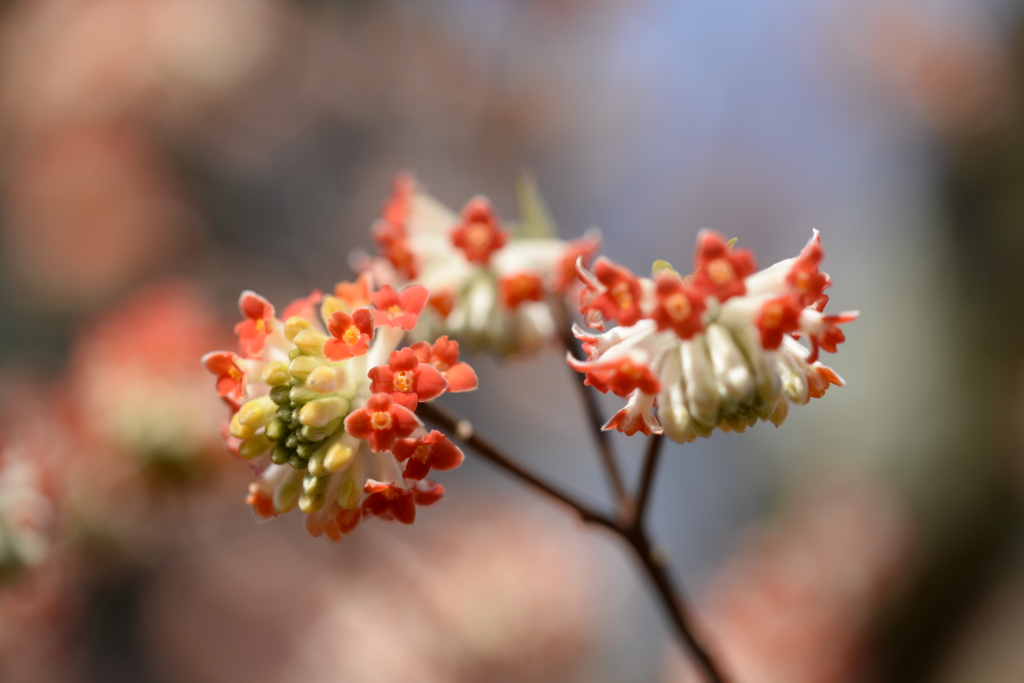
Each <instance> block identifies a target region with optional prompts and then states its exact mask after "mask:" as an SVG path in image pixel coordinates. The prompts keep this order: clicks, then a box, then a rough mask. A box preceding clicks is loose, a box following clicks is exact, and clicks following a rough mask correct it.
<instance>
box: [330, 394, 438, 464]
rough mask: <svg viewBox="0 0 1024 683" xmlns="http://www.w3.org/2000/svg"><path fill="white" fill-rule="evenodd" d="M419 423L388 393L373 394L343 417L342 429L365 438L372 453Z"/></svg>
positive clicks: (386, 447) (385, 449) (387, 447)
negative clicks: (360, 405)
mask: <svg viewBox="0 0 1024 683" xmlns="http://www.w3.org/2000/svg"><path fill="white" fill-rule="evenodd" d="M422 426H423V423H422V422H420V420H419V418H417V417H416V415H415V414H414V413H413V412H412V411H411V410H409V409H408V408H406V407H405V406H403V405H401V404H398V403H395V402H393V401H392V400H391V396H389V395H388V394H374V395H373V396H371V397H370V398H369V399H368V400H367V401H366V405H365V406H363V407H362V408H359V409H357V410H353V411H352V412H351V413H349V415H348V417H346V418H345V431H347V432H348V433H349V434H351V435H352V436H354V437H355V438H357V439H366V440H367V441H368V442H369V444H370V450H371V451H373V452H374V453H380V452H381V451H389V450H391V447H392V445H394V443H395V439H399V438H405V437H407V436H411V435H412V433H413V432H414V431H416V429H417V428H418V427H422Z"/></svg>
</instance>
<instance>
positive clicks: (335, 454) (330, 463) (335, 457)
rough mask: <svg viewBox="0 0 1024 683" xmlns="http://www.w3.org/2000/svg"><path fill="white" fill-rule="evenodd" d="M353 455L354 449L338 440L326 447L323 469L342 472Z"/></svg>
mask: <svg viewBox="0 0 1024 683" xmlns="http://www.w3.org/2000/svg"><path fill="white" fill-rule="evenodd" d="M354 455H355V451H353V450H352V448H351V447H350V446H346V445H345V444H343V443H341V442H340V441H339V442H337V443H335V444H334V445H332V446H331V447H330V448H328V449H327V454H326V455H325V456H324V469H326V470H327V471H328V472H342V471H344V469H345V468H346V467H348V466H349V463H351V462H352V457H353V456H354ZM339 502H340V499H339Z"/></svg>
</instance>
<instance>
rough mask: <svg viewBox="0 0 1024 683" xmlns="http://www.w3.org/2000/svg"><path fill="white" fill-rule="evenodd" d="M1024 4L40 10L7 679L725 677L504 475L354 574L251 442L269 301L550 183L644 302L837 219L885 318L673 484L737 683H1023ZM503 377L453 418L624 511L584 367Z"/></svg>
mask: <svg viewBox="0 0 1024 683" xmlns="http://www.w3.org/2000/svg"><path fill="white" fill-rule="evenodd" d="M1021 5H1022V3H1020V2H1016V1H1014V0H914V1H913V2H910V1H908V0H902V1H901V0H828V1H826V2H822V1H820V0H760V1H748V2H730V3H726V2H720V1H716V0H687V1H685V2H673V1H669V0H605V1H600V0H529V1H526V0H437V1H435V2H430V3H425V2H415V1H413V0H394V1H391V0H376V1H364V2H355V1H343V0H334V1H332V0H305V1H300V0H162V1H161V2H139V1H138V0H4V1H0V263H2V265H0V282H2V284H0V319H2V320H3V321H4V323H3V326H2V334H0V405H2V410H3V413H2V414H3V416H4V418H5V419H4V420H3V421H2V423H0V449H3V451H2V452H3V457H2V458H0V520H2V522H0V540H2V541H3V543H2V544H0V679H2V680H3V681H5V682H6V681H11V682H13V683H22V682H28V681H73V682H79V681H82V682H92V681H103V682H111V681H114V682H116V681H132V682H141V683H148V682H153V683H177V682H179V681H200V682H210V683H213V682H219V681H225V682H226V681H238V680H246V681H249V683H257V682H259V683H262V682H267V683H271V682H277V681H299V680H302V681H325V682H327V681H360V682H363V681H371V682H372V681H382V682H383V681H395V680H416V681H526V680H536V681H591V682H593V681H622V680H629V681H659V682H661V681H664V682H666V683H668V682H674V681H680V682H681V681H692V680H696V679H695V678H694V675H693V672H692V671H690V670H689V669H688V667H687V665H686V663H685V658H684V657H682V656H681V655H680V654H679V652H678V651H677V648H676V645H675V642H674V640H673V639H672V634H671V633H670V632H669V630H668V628H667V625H666V623H665V621H664V620H663V618H662V615H661V613H660V612H659V610H658V606H657V605H656V604H655V603H654V601H653V600H652V598H651V596H650V594H649V592H648V590H647V586H646V585H645V584H644V583H643V581H642V580H641V577H640V576H639V575H638V574H637V573H636V572H635V569H636V568H635V567H634V566H633V565H632V564H631V563H630V561H629V559H628V558H627V557H626V556H625V554H624V552H623V548H621V547H619V546H618V545H617V543H616V542H615V540H614V539H611V538H609V537H607V536H606V535H605V534H603V533H602V532H600V531H597V530H593V529H587V528H585V527H584V526H582V525H581V524H580V523H578V522H576V521H574V520H572V519H571V518H570V516H569V515H568V514H567V513H566V512H565V511H564V510H562V509H561V508H558V507H555V506H553V505H551V504H549V503H548V502H547V501H545V500H541V499H540V498H538V497H537V496H536V495H535V494H534V493H533V492H531V491H526V490H523V489H522V488H520V487H519V486H518V485H517V484H515V483H513V482H509V481H506V480H505V479H504V478H503V477H502V476H500V475H499V474H498V473H496V472H495V471H494V470H492V469H490V468H489V466H488V465H487V464H486V463H483V462H479V461H477V460H475V459H474V458H473V457H472V455H470V457H469V458H468V460H467V462H466V464H465V465H464V466H463V467H462V468H460V469H459V470H458V471H457V472H453V473H449V475H448V476H446V477H444V481H443V483H444V484H445V485H446V487H447V488H448V491H449V496H448V498H447V499H446V500H445V501H444V502H443V504H442V505H440V506H439V507H438V508H436V509H430V510H428V511H425V513H424V514H422V515H421V516H420V519H418V520H417V523H416V525H415V527H414V528H411V529H408V528H401V529H399V528H395V527H394V526H389V525H385V524H375V525H366V528H361V529H360V530H359V531H358V532H357V533H356V534H355V535H354V536H353V537H351V538H348V539H346V540H345V541H344V542H343V543H342V544H340V545H339V546H334V545H332V544H330V543H327V542H325V541H324V540H323V539H310V538H307V537H306V536H305V534H304V533H303V532H302V530H301V526H300V524H298V523H297V521H296V520H294V519H288V518H282V519H279V520H275V521H273V522H271V523H267V524H262V525H256V524H254V523H253V522H252V519H251V515H250V513H249V511H248V510H247V508H246V506H245V505H244V503H243V497H244V493H245V487H246V484H247V478H248V477H247V473H246V471H245V468H244V467H243V466H242V465H241V464H240V463H238V462H236V461H233V460H232V459H231V458H230V457H229V456H228V455H227V454H226V453H225V452H224V451H223V450H222V447H221V446H220V443H219V441H220V439H219V434H218V424H219V423H220V422H221V420H222V419H223V411H222V409H221V408H220V407H219V405H218V403H217V401H216V400H215V397H214V396H213V391H212V385H213V380H212V377H210V376H209V375H207V374H206V373H205V372H204V371H203V370H202V369H201V368H200V366H199V363H198V358H199V356H200V355H201V354H202V353H204V352H205V351H207V350H212V349H215V348H221V347H225V346H227V345H228V344H230V330H231V326H232V325H233V324H234V322H235V320H236V316H237V313H236V312H235V309H234V306H235V301H236V298H237V296H238V292H239V291H240V290H242V289H246V288H249V289H255V290H258V291H259V292H260V293H262V294H264V295H266V296H268V297H269V298H270V299H271V300H272V301H275V302H277V303H279V304H283V303H284V302H286V301H288V300H289V299H291V298H293V297H296V296H301V295H305V294H306V293H308V292H309V290H310V289H311V288H313V287H321V288H327V287H330V286H331V285H333V283H334V282H336V281H338V280H339V279H343V278H347V277H350V276H351V275H352V273H351V270H350V268H349V265H348V264H349V253H350V252H351V251H352V250H353V249H357V248H363V249H366V248H369V247H370V237H369V233H368V227H369V225H370V223H371V221H372V220H373V218H374V217H376V215H377V214H378V212H379V210H380V206H381V204H382V202H383V201H384V199H385V198H386V196H387V194H388V193H389V191H390V179H391V177H392V176H393V174H394V173H396V172H397V171H399V170H402V169H412V170H415V171H416V173H417V175H418V177H419V178H420V180H421V181H422V182H423V183H424V184H425V185H426V186H427V187H428V188H429V189H430V190H431V192H432V193H433V194H435V195H436V196H437V197H438V198H439V199H441V200H442V201H444V202H445V203H447V204H449V205H451V206H454V207H459V206H461V205H462V203H463V202H465V200H466V199H468V198H469V197H470V196H472V195H473V194H476V193H484V194H487V195H488V196H489V197H491V198H492V200H493V201H494V202H495V204H496V206H497V207H498V210H499V212H500V213H501V214H502V215H504V216H508V217H514V208H515V204H514V197H515V194H514V181H515V178H516V176H517V175H518V174H519V172H520V171H522V170H523V169H529V170H531V171H532V172H533V173H535V174H536V176H537V178H538V180H539V182H540V186H541V189H542V191H543V193H544V194H545V196H546V198H547V200H548V203H549V205H550V207H551V209H552V211H553V213H554V216H555V218H556V219H557V221H558V223H559V225H560V228H561V230H562V232H563V234H564V235H565V236H575V235H578V234H581V233H582V232H583V231H584V230H585V229H586V228H588V227H590V226H592V225H596V226H599V227H600V228H601V229H602V231H603V234H604V253H606V254H608V255H609V256H611V257H612V258H613V259H615V260H616V261H618V262H620V263H622V264H624V265H626V266H628V267H630V268H631V269H632V270H634V271H635V272H644V271H646V270H647V268H649V267H650V263H651V262H652V261H653V260H654V259H655V258H667V259H668V260H670V261H673V262H674V263H676V264H677V265H678V264H682V266H681V267H683V268H685V267H686V265H687V264H688V261H689V259H690V254H691V251H692V245H693V239H694V235H695V234H696V231H697V230H698V229H699V228H701V227H704V226H708V227H713V228H716V229H717V230H719V231H721V232H723V233H725V234H727V235H729V236H735V237H738V238H739V240H740V244H741V245H744V246H747V247H750V248H753V249H754V250H755V251H756V253H757V254H758V258H759V260H760V262H761V264H762V265H767V264H770V263H772V262H775V261H777V260H780V259H782V258H786V257H789V256H791V255H793V254H795V253H796V252H797V251H798V250H799V248H800V247H801V246H802V245H803V244H804V243H805V241H806V240H807V239H808V237H809V236H810V234H811V230H812V228H818V229H820V230H821V231H822V238H823V244H824V246H825V250H826V261H825V269H826V270H827V271H828V272H829V273H830V274H831V275H832V277H833V280H834V282H835V286H834V287H833V288H832V290H830V294H831V295H832V304H831V305H832V306H833V307H835V308H836V310H842V309H860V310H861V311H862V316H861V318H860V319H859V320H858V321H857V322H856V323H853V324H851V325H848V326H847V336H848V339H849V340H848V342H847V343H846V344H844V345H843V346H841V347H840V353H839V354H838V355H836V356H835V357H834V358H826V359H825V360H826V362H829V364H830V365H832V366H833V367H834V368H836V370H837V371H838V372H839V373H841V374H842V375H843V376H844V377H845V378H846V380H847V382H848V386H847V387H846V388H843V389H841V390H840V389H836V390H833V391H831V392H830V393H829V395H828V396H827V397H826V399H824V400H820V401H814V402H812V404H810V405H808V406H806V407H803V408H800V409H796V410H793V411H791V413H790V417H789V420H788V421H787V423H786V424H785V425H784V426H783V427H782V428H780V429H773V428H771V427H770V426H768V425H767V424H762V425H760V426H758V427H757V428H755V429H753V430H752V431H750V432H748V433H746V434H743V435H736V434H720V433H719V434H716V435H715V436H714V437H713V438H711V439H709V440H701V441H699V442H697V443H695V444H692V445H687V446H685V447H681V446H678V445H675V444H671V445H670V447H669V448H668V452H667V453H666V454H665V455H666V457H665V458H664V460H663V462H662V466H661V470H660V476H659V479H658V481H657V483H656V487H655V490H654V499H653V510H652V514H651V516H650V518H651V521H652V523H653V527H654V533H655V535H656V537H657V538H658V540H659V542H660V543H661V544H662V550H663V552H664V553H665V554H666V556H667V557H669V558H670V559H671V561H672V567H673V573H674V575H675V577H676V578H677V579H678V580H679V581H680V582H681V583H682V584H683V585H684V586H685V587H686V594H687V596H688V598H689V599H691V600H692V601H693V603H694V605H695V610H696V614H697V615H698V618H699V619H700V621H701V623H702V624H703V627H702V630H703V632H704V635H705V637H706V638H707V640H708V642H709V644H710V646H711V648H712V649H713V650H714V651H715V652H718V653H719V654H720V656H721V657H722V659H723V660H724V661H725V662H726V666H727V669H728V670H729V671H730V672H731V674H732V678H733V679H734V680H735V681H737V682H738V683H769V682H775V681H778V682H780V683H840V682H845V681H879V682H890V681H891V682H896V681H901V682H902V681H907V680H914V681H938V682H941V683H960V682H963V683H967V682H970V683H989V682H991V683H1002V682H1006V683H1010V682H1015V681H1020V680H1024V651H1022V650H1021V648H1020V647H1019V644H1020V636H1021V634H1022V633H1024V579H1022V576H1024V574H1022V572H1021V568H1022V566H1024V526H1022V523H1021V522H1022V518H1021V502H1022V500H1024V318H1022V315H1021V311H1024V277H1022V276H1021V273H1022V271H1024V14H1022V12H1021V9H1022V7H1021ZM470 360H471V362H472V363H473V364H474V366H475V367H477V368H478V370H479V372H480V375H481V380H482V382H481V389H480V390H479V391H478V392H477V394H476V395H474V396H472V397H470V398H465V397H453V398H455V399H460V398H461V399H462V400H452V401H451V402H450V403H449V405H450V406H451V407H452V408H454V409H457V410H459V411H460V412H462V413H463V414H465V415H466V416H467V417H468V418H470V419H472V420H473V422H474V424H475V425H478V429H479V430H480V431H482V432H486V433H487V434H488V435H489V436H490V437H491V438H492V439H493V440H494V441H496V442H498V443H500V444H502V445H504V446H506V447H507V448H508V450H510V451H513V452H515V453H516V454H517V455H518V456H519V457H520V458H521V460H522V461H523V462H524V463H526V464H528V465H529V466H531V467H532V468H534V469H536V470H539V471H543V472H545V473H546V474H548V475H549V476H550V477H552V478H553V479H555V480H557V481H558V482H560V483H562V484H563V485H564V486H566V487H567V488H570V489H572V490H573V491H574V492H576V493H578V494H579V495H581V496H583V497H585V498H587V499H588V500H591V501H592V502H594V504H596V505H600V504H602V503H606V502H607V494H606V491H605V488H604V480H603V477H602V474H601V472H600V470H599V467H598V464H597V459H596V457H595V456H594V454H593V452H592V450H591V441H590V439H589V436H588V435H587V433H586V427H585V423H584V419H583V414H582V411H581V410H580V409H579V408H578V407H577V405H576V403H575V399H576V396H575V394H574V391H573V388H572V386H571V385H570V381H571V378H570V376H569V373H568V372H567V371H566V370H564V365H563V361H562V360H561V357H560V354H559V353H558V352H557V351H552V352H550V353H548V354H544V355H541V356H540V357H535V358H529V359H505V360H499V359H495V358H491V357H487V356H477V357H474V358H471V359H470ZM577 381H578V380H577ZM611 405H612V403H609V404H606V407H607V408H611ZM616 445H617V446H618V447H619V449H620V451H621V455H622V456H623V457H622V458H621V459H622V462H623V465H624V466H626V467H627V468H628V469H630V471H635V470H636V468H637V467H638V466H639V459H640V454H641V452H642V446H643V444H642V443H641V442H640V441H632V440H628V439H625V438H622V439H617V440H616ZM4 525H6V526H4ZM371 526H373V528H370V527H371ZM17 529H21V533H20V535H18V534H15V533H14V530H17ZM26 529H27V530H28V531H25V530H26ZM5 533H6V536H5Z"/></svg>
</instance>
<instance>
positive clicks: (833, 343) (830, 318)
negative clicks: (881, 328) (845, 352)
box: [807, 313, 857, 363]
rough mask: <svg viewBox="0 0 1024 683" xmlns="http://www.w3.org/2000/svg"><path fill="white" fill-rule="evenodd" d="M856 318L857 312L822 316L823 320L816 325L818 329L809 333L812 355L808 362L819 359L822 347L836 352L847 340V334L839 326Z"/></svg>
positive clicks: (830, 351)
mask: <svg viewBox="0 0 1024 683" xmlns="http://www.w3.org/2000/svg"><path fill="white" fill-rule="evenodd" d="M856 319H857V313H840V314H838V315H823V316H821V322H820V323H819V324H818V325H817V326H816V327H817V328H818V329H817V330H815V331H813V332H811V333H810V334H808V335H807V336H808V338H809V339H810V342H811V355H810V356H809V357H808V358H807V362H808V363H813V362H814V361H816V360H818V354H819V352H820V351H821V350H822V349H824V350H825V351H828V352H829V353H835V352H836V351H837V349H836V347H837V346H838V345H839V344H841V343H843V342H844V341H846V335H845V334H843V331H842V330H841V329H839V327H838V326H839V325H841V324H843V323H848V322H852V321H854V320H856Z"/></svg>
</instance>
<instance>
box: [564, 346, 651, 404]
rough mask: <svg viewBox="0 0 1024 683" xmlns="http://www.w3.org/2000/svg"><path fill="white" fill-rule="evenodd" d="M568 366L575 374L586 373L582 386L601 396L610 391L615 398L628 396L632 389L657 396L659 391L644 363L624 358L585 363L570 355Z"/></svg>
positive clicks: (567, 358)
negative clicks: (590, 387) (586, 386)
mask: <svg viewBox="0 0 1024 683" xmlns="http://www.w3.org/2000/svg"><path fill="white" fill-rule="evenodd" d="M566 360H567V361H568V362H569V365H570V366H571V367H572V369H573V370H576V371H577V372H585V373H587V375H586V379H585V380H584V382H583V383H584V384H588V385H590V386H592V387H594V388H595V389H597V390H598V391H600V392H601V393H602V394H606V393H608V390H609V389H610V390H611V391H612V393H614V394H615V395H617V396H629V395H630V394H631V393H633V390H634V389H639V390H640V391H642V392H644V393H645V394H657V393H658V392H659V391H661V383H660V382H659V381H658V378H657V377H656V376H655V375H654V373H653V372H651V368H650V367H649V366H648V365H646V364H645V363H638V362H636V361H634V360H633V359H632V358H629V357H626V358H621V359H619V360H613V361H611V362H607V363H602V362H600V361H598V362H596V363H586V362H582V361H578V360H576V359H575V358H573V357H572V356H571V355H570V356H567V357H566Z"/></svg>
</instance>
